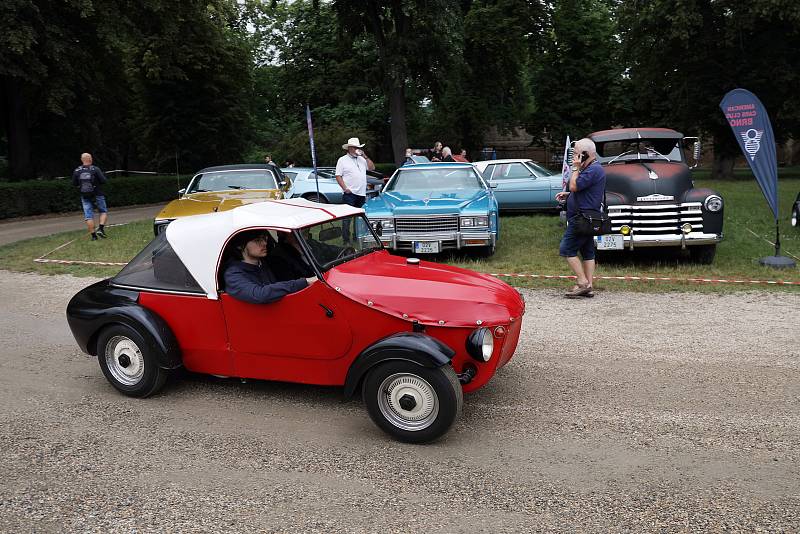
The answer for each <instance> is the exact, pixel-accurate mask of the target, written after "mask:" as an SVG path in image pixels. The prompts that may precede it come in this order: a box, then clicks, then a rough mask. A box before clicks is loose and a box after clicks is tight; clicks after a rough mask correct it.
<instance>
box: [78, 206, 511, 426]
mask: <svg viewBox="0 0 800 534" xmlns="http://www.w3.org/2000/svg"><path fill="white" fill-rule="evenodd" d="M255 229H258V230H262V229H263V230H268V231H269V232H270V234H272V235H273V236H277V235H278V234H279V233H281V232H291V233H293V234H294V236H295V238H296V239H297V240H298V241H299V243H300V245H301V248H302V250H303V251H304V255H305V259H306V261H307V262H308V263H309V264H311V266H312V267H313V270H314V272H315V273H316V276H317V277H318V278H319V280H320V281H319V282H318V283H316V284H312V285H311V286H309V287H307V288H305V289H303V290H301V291H299V292H296V293H292V294H290V295H287V296H285V297H283V298H282V299H281V300H279V301H277V302H274V303H271V304H250V303H247V302H243V301H240V300H237V299H235V298H233V297H231V296H230V295H229V294H227V293H226V292H225V288H224V282H223V276H222V271H223V269H224V265H225V264H226V261H227V259H228V257H229V256H230V254H231V248H232V247H231V240H232V239H234V238H235V237H236V236H237V234H239V233H241V232H244V231H249V230H255ZM344 231H347V232H349V234H350V235H349V238H350V239H349V240H348V241H350V242H351V243H353V244H352V245H345V240H344V239H343V237H342V236H343V235H344V233H343V232H344ZM266 261H269V257H267V260H266ZM524 310H525V305H524V302H523V300H522V297H521V296H520V295H519V293H518V292H517V291H516V290H514V289H513V288H511V287H509V286H508V285H507V284H505V283H503V282H501V281H499V280H497V279H495V278H493V277H490V276H487V275H482V274H478V273H475V272H472V271H468V270H465V269H459V268H456V267H450V266H445V265H439V264H435V263H429V262H424V261H419V260H417V259H415V258H404V257H398V256H393V255H391V254H389V253H388V252H387V251H386V250H384V249H383V247H382V246H381V242H380V238H379V236H378V235H376V234H375V230H374V229H373V228H372V227H371V226H370V225H369V223H368V221H367V219H366V217H365V216H364V212H363V210H360V209H357V208H352V207H350V206H347V205H320V204H316V203H312V202H309V201H306V200H304V199H292V200H283V201H267V202H263V203H258V204H251V205H247V206H242V207H240V208H235V209H233V210H230V211H227V212H223V213H215V214H209V215H197V216H194V217H186V218H184V219H178V220H176V221H174V222H173V223H172V224H170V225H169V226H168V227H167V230H166V232H164V233H163V234H160V235H158V236H156V237H155V239H153V241H152V242H151V243H150V244H149V245H148V246H147V247H145V249H144V250H142V252H140V253H139V254H138V255H137V256H136V257H135V258H134V259H133V260H132V261H131V262H130V263H129V264H128V265H127V266H125V267H124V268H123V269H122V271H120V273H119V274H118V275H116V276H115V277H113V278H110V279H108V280H104V281H102V282H98V283H96V284H94V285H91V286H89V287H87V288H85V289H83V290H82V291H80V292H79V293H78V294H77V295H75V296H74V297H73V298H72V300H71V301H70V303H69V305H68V307H67V319H68V321H69V325H70V328H71V329H72V333H73V335H74V336H75V339H76V341H77V342H78V344H79V345H80V347H81V349H82V350H83V351H84V352H86V353H88V354H90V355H93V356H95V355H96V356H97V357H98V360H99V363H100V367H101V369H102V371H103V373H104V374H105V376H106V378H107V379H108V380H109V382H111V384H112V385H113V386H114V387H115V388H116V389H118V390H119V391H120V392H122V393H124V394H126V395H130V396H134V397H146V396H148V395H152V394H153V393H155V392H156V391H158V390H159V389H160V388H161V387H162V386H163V384H164V382H165V380H166V378H167V375H168V373H169V371H170V370H171V369H175V368H178V367H181V366H183V367H185V368H186V369H187V370H189V371H192V372H197V373H207V374H212V375H223V376H229V377H242V378H253V379H263V380H280V381H286V382H299V383H304V384H318V385H335V386H344V392H345V395H348V396H349V395H352V394H353V393H354V392H355V391H356V390H358V389H360V390H361V393H362V395H363V398H364V402H365V403H366V406H367V410H368V412H369V415H370V417H371V418H372V419H373V420H374V421H375V423H376V424H377V425H378V426H379V427H380V428H382V429H383V430H385V431H386V432H388V433H389V434H390V435H392V436H394V437H395V438H397V439H400V440H403V441H408V442H426V441H430V440H433V439H436V438H438V437H439V436H441V435H443V434H444V433H445V432H447V430H448V429H449V428H450V426H451V425H452V424H453V422H454V421H455V420H456V418H457V417H458V414H459V413H460V411H461V406H462V399H463V397H462V392H469V391H473V390H475V389H478V388H480V387H481V386H483V385H484V384H486V383H487V382H488V381H489V380H490V379H491V378H492V376H494V374H495V372H496V371H497V369H499V368H500V367H502V366H503V365H505V364H506V363H508V361H509V360H510V359H511V357H512V355H513V354H514V350H515V349H516V346H517V341H518V339H519V333H520V328H521V323H522V316H523V313H524Z"/></svg>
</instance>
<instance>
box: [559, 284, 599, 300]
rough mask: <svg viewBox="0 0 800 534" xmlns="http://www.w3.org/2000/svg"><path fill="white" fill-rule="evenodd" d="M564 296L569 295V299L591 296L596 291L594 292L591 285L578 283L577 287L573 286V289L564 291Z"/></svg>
mask: <svg viewBox="0 0 800 534" xmlns="http://www.w3.org/2000/svg"><path fill="white" fill-rule="evenodd" d="M564 296H565V297H567V298H568V299H575V298H580V297H589V296H591V297H593V296H594V293H593V292H592V288H591V286H579V285H576V286H575V287H573V288H572V290H570V291H567V292H566V293H564Z"/></svg>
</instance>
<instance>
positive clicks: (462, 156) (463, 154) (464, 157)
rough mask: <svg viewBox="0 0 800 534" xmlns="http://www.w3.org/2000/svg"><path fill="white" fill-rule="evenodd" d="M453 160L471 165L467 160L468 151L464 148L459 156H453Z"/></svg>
mask: <svg viewBox="0 0 800 534" xmlns="http://www.w3.org/2000/svg"><path fill="white" fill-rule="evenodd" d="M453 159H454V160H456V161H460V162H462V163H469V160H468V159H467V149H466V148H462V149H461V152H460V153H459V154H458V155H455V156H453Z"/></svg>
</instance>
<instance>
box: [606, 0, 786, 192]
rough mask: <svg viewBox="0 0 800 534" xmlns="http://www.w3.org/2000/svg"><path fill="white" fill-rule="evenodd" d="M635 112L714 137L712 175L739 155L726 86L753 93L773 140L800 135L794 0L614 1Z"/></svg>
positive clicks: (722, 172) (724, 171)
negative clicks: (723, 104)
mask: <svg viewBox="0 0 800 534" xmlns="http://www.w3.org/2000/svg"><path fill="white" fill-rule="evenodd" d="M620 23H621V28H622V37H623V43H624V57H625V58H626V60H627V62H628V63H629V64H630V70H629V76H630V89H631V95H632V107H633V116H636V117H640V118H641V120H643V121H644V120H646V121H648V122H649V123H651V124H653V125H663V126H669V127H673V128H678V129H682V130H684V131H685V132H696V131H700V132H705V133H708V134H710V135H711V136H712V137H713V139H714V164H713V167H712V170H713V176H714V177H730V176H732V172H733V163H734V158H735V157H736V156H738V155H739V149H738V145H737V144H736V140H735V139H733V136H732V135H731V132H730V129H729V127H728V125H727V123H726V122H725V119H724V116H723V114H722V112H721V111H720V109H719V102H720V100H722V97H723V95H724V94H725V93H726V92H727V91H729V90H730V89H733V88H736V87H744V88H746V89H749V90H750V91H752V92H754V93H755V94H757V95H758V97H759V98H760V99H761V101H762V102H763V103H764V105H765V106H766V108H767V110H768V111H769V113H770V117H771V119H772V123H773V128H774V130H775V135H776V137H777V139H778V140H779V141H780V140H784V139H786V138H787V137H789V136H794V137H797V136H798V134H800V111H798V109H797V106H796V105H795V103H794V102H795V100H796V90H795V88H796V87H797V86H798V85H800V71H798V69H797V65H796V57H795V56H796V54H797V50H800V30H799V29H798V28H800V4H798V3H797V2H785V1H783V0H762V1H760V2H749V1H745V0H720V1H713V0H693V1H691V2H684V1H678V0H654V1H649V2H641V1H636V0H626V1H624V2H622V4H621V7H620Z"/></svg>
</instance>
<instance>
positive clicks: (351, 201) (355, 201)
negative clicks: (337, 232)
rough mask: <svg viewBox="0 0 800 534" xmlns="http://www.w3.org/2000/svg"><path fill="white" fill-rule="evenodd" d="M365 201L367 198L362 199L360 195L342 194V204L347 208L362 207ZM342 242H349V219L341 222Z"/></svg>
mask: <svg viewBox="0 0 800 534" xmlns="http://www.w3.org/2000/svg"><path fill="white" fill-rule="evenodd" d="M366 200H367V197H362V196H361V195H354V194H353V193H342V203H343V204H347V205H349V206H353V207H354V208H361V207H363V206H364V202H365V201H366ZM342 240H343V241H344V242H345V243H349V242H350V219H345V220H344V221H342Z"/></svg>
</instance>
